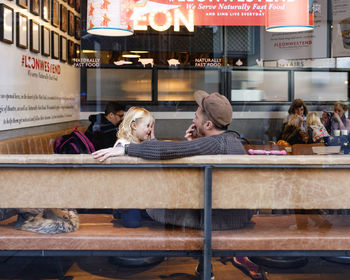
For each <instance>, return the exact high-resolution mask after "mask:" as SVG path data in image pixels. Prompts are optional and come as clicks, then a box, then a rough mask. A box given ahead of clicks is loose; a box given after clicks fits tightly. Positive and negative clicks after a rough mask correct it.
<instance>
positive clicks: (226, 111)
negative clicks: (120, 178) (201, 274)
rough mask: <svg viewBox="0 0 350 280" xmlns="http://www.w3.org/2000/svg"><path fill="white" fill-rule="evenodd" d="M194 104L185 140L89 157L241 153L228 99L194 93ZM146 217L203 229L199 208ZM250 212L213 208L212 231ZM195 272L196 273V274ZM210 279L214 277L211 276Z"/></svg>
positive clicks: (237, 224)
mask: <svg viewBox="0 0 350 280" xmlns="http://www.w3.org/2000/svg"><path fill="white" fill-rule="evenodd" d="M194 98H195V100H196V103H197V104H198V109H197V111H196V112H195V116H194V118H193V121H192V124H191V125H190V127H189V128H188V129H187V130H186V134H185V138H186V139H187V141H181V142H168V141H157V140H152V141H144V142H142V143H141V144H133V143H130V144H129V145H126V146H125V147H115V148H109V149H103V150H100V151H97V152H95V153H94V154H93V155H94V157H95V158H98V159H99V160H100V161H104V160H106V159H107V158H109V157H113V156H123V155H126V154H127V155H129V156H133V157H141V158H144V159H149V160H159V159H173V158H181V157H188V156H195V155H219V154H231V155H238V154H245V151H244V148H243V145H242V143H241V141H240V140H239V139H237V138H236V136H235V134H234V133H231V132H229V131H228V130H227V128H228V126H229V124H230V123H231V122H232V107H231V104H230V102H229V101H228V99H227V98H226V97H225V96H223V95H221V94H219V93H217V92H215V93H212V94H208V93H207V92H205V91H201V90H199V91H196V92H195V93H194ZM147 213H148V215H149V216H150V217H151V218H152V219H154V220H155V221H158V222H160V223H163V224H172V225H177V226H184V227H190V228H198V229H201V228H203V224H204V213H203V210H200V209H174V210H173V209H147ZM252 215H253V211H251V210H246V209H227V210H226V209H225V210H224V209H213V211H212V229H213V230H227V229H238V228H242V227H244V226H245V225H246V224H247V223H249V221H250V219H251V217H252ZM198 270H200V269H198V268H197V270H196V272H198ZM212 279H214V277H212Z"/></svg>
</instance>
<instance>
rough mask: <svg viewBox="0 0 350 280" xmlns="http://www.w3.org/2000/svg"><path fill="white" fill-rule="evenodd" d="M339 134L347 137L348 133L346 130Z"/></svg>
mask: <svg viewBox="0 0 350 280" xmlns="http://www.w3.org/2000/svg"><path fill="white" fill-rule="evenodd" d="M340 133H341V135H348V131H347V130H346V129H342V130H341V131H340Z"/></svg>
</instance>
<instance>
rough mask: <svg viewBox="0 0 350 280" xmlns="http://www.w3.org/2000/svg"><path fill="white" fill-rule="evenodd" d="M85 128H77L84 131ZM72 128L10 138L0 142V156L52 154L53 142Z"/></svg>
mask: <svg viewBox="0 0 350 280" xmlns="http://www.w3.org/2000/svg"><path fill="white" fill-rule="evenodd" d="M86 128H87V127H86V126H81V127H78V130H79V131H85V130H86ZM72 131H73V128H69V129H63V130H58V131H54V132H47V133H41V134H34V135H28V136H22V137H17V138H11V139H6V140H1V141H0V154H52V153H53V148H54V143H55V140H56V139H57V138H58V137H60V136H62V135H65V134H68V133H71V132H72Z"/></svg>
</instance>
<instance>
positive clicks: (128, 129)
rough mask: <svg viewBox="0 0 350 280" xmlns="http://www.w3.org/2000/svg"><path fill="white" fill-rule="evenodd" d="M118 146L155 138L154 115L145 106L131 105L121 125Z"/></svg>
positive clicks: (116, 144)
mask: <svg viewBox="0 0 350 280" xmlns="http://www.w3.org/2000/svg"><path fill="white" fill-rule="evenodd" d="M117 136H118V140H117V142H116V143H115V145H114V147H116V146H124V145H125V144H129V143H141V142H143V141H146V140H151V139H153V138H154V117H153V116H152V114H151V113H150V112H149V111H147V110H146V109H144V108H140V107H131V108H130V109H129V110H128V111H127V112H126V114H125V116H124V120H123V121H122V123H121V124H120V125H119V131H118V135H117Z"/></svg>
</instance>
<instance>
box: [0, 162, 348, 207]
mask: <svg viewBox="0 0 350 280" xmlns="http://www.w3.org/2000/svg"><path fill="white" fill-rule="evenodd" d="M205 168H207V169H208V168H209V169H210V170H211V171H212V179H209V180H210V181H211V182H212V201H213V207H214V208H222V209H225V208H226V209H229V208H245V209H286V208H287V209H349V208H350V192H349V187H348V186H349V184H348V182H350V172H349V170H348V168H350V157H349V156H347V155H336V156H320V155H318V156H249V155H237V156H233V155H232V156H231V155H217V156H195V157H188V158H183V159H176V160H167V161H147V160H142V159H140V158H133V157H119V158H112V159H108V160H107V161H106V163H100V162H99V161H97V160H95V159H93V157H92V156H91V155H26V156H23V155H17V156H16V155H0V181H1V182H2V183H1V196H0V208H19V207H22V208H23V207H25V208H31V207H33V208H202V207H203V205H204V182H205V174H204V172H205Z"/></svg>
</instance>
